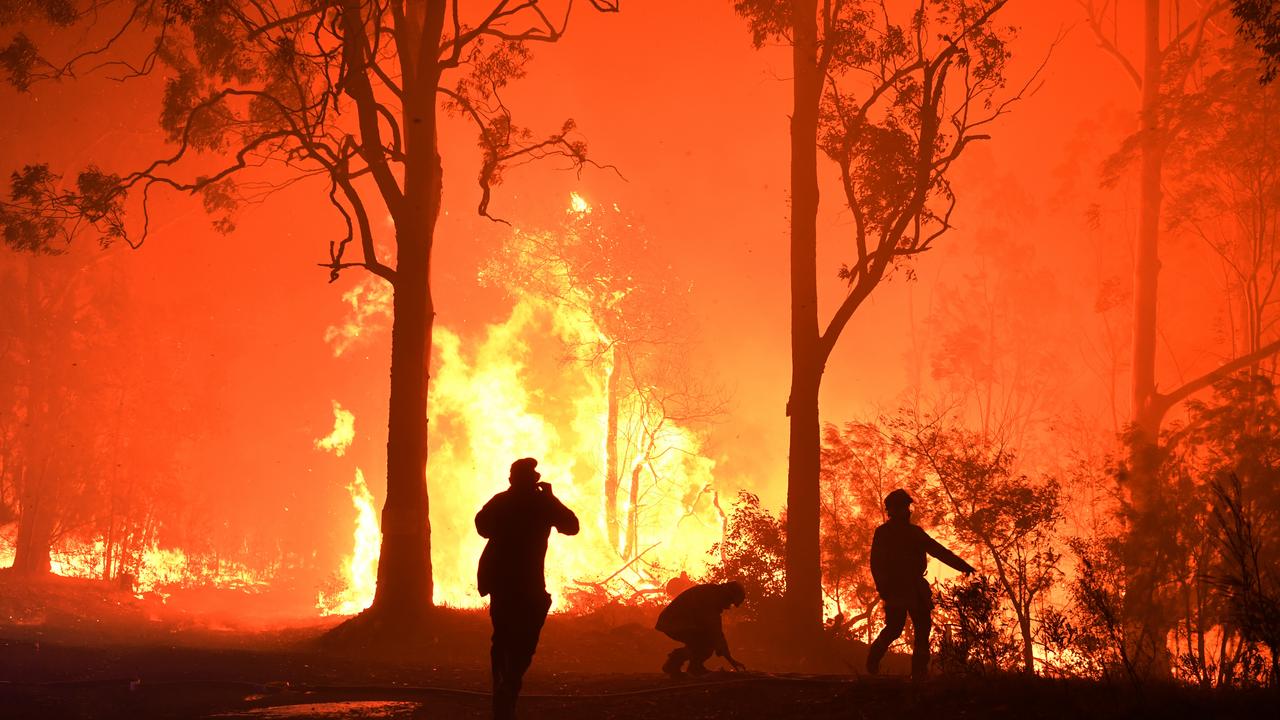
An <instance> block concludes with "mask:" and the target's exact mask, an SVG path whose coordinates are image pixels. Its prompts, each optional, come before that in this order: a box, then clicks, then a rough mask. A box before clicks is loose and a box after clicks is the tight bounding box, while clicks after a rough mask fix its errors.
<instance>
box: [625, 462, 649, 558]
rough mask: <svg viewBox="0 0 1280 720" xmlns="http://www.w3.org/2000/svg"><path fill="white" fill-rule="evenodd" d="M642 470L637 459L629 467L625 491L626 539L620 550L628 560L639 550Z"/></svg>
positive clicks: (641, 464)
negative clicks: (629, 473) (628, 484)
mask: <svg viewBox="0 0 1280 720" xmlns="http://www.w3.org/2000/svg"><path fill="white" fill-rule="evenodd" d="M643 472H644V463H643V462H642V460H637V461H636V464H635V467H633V468H632V469H631V487H630V490H629V492H628V493H627V499H628V501H629V502H628V505H627V541H626V544H625V545H624V547H623V550H622V558H623V559H624V560H630V559H632V558H634V557H635V556H636V553H638V552H640V475H641V473H643Z"/></svg>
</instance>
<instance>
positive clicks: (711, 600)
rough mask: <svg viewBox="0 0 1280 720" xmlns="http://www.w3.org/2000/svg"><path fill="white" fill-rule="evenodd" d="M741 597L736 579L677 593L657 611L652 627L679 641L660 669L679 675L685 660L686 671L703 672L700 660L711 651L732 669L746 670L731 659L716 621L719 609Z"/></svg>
mask: <svg viewBox="0 0 1280 720" xmlns="http://www.w3.org/2000/svg"><path fill="white" fill-rule="evenodd" d="M744 599H746V593H745V592H744V591H743V589H742V585H740V584H739V583H736V582H727V583H722V584H719V585H695V586H693V587H691V588H689V589H688V590H685V591H684V592H682V593H680V594H679V595H677V596H676V599H674V600H672V601H671V604H670V605H668V606H667V607H666V609H665V610H663V611H662V613H661V614H660V615H658V624H657V626H656V627H657V629H658V631H659V632H662V633H665V634H666V635H667V637H669V638H671V639H672V640H675V641H676V642H679V643H683V645H682V646H681V647H678V648H676V649H675V650H672V651H671V654H670V655H668V656H667V661H666V662H665V663H663V665H662V672H664V673H666V674H668V675H670V676H671V677H679V676H681V675H682V674H683V668H684V664H685V663H688V664H689V674H690V675H702V674H705V673H706V672H707V668H706V667H704V666H703V663H704V662H706V661H707V658H710V657H711V655H712V654H713V653H714V654H716V655H719V656H720V657H722V658H724V659H725V660H726V661H728V663H729V664H730V665H732V666H733V668H734V669H735V670H746V669H747V666H745V665H743V664H742V663H740V662H738V661H737V660H735V659H734V657H733V655H732V653H730V652H729V643H728V642H727V641H726V640H725V637H724V628H723V626H722V625H721V623H720V613H722V612H724V611H725V610H728V609H729V608H730V607H731V606H732V607H737V606H739V605H741V604H742V601H743V600H744Z"/></svg>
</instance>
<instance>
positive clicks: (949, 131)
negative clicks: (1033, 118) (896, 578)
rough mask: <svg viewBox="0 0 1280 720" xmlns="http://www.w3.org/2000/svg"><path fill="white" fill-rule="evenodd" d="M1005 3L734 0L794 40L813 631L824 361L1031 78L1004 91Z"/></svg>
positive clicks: (795, 423) (802, 480)
mask: <svg viewBox="0 0 1280 720" xmlns="http://www.w3.org/2000/svg"><path fill="white" fill-rule="evenodd" d="M1004 5H1005V0H948V1H947V2H940V3H924V2H921V3H919V4H918V5H913V6H912V7H910V8H903V9H902V10H904V12H902V13H901V14H899V12H897V11H896V10H897V9H896V8H894V9H891V8H890V4H889V3H887V2H876V1H872V0H822V1H821V2H819V0H737V1H736V2H735V4H734V7H735V9H736V10H737V11H738V13H739V14H741V15H742V16H743V17H744V18H746V20H747V21H748V24H749V26H750V29H751V35H752V40H753V41H754V43H755V45H756V46H757V47H760V46H762V45H764V44H765V43H766V42H775V41H781V42H784V43H787V44H788V45H790V46H791V48H792V80H791V83H792V88H793V101H794V103H793V108H792V113H791V252H790V262H791V268H790V278H791V361H792V380H791V392H790V396H789V399H788V401H787V414H788V416H789V417H790V419H791V426H790V453H789V459H788V469H787V523H788V528H787V537H788V546H787V596H788V601H789V603H790V604H791V612H792V615H793V617H794V618H795V620H796V622H797V623H798V625H799V626H800V627H801V628H802V629H803V630H804V632H805V633H806V634H808V635H809V636H813V635H815V634H816V633H817V632H818V631H819V630H820V629H821V626H822V587H821V584H822V580H821V578H822V572H821V562H820V549H819V544H820V540H819V515H820V499H819V496H820V490H819V479H818V476H819V467H820V458H819V454H820V448H821V428H820V421H819V414H818V394H819V388H820V385H821V379H822V374H823V371H824V370H825V368H826V364H827V362H828V360H829V359H830V357H831V352H832V350H833V349H834V348H835V344H836V342H837V340H838V339H839V337H840V335H841V333H842V332H843V330H844V328H845V327H846V326H847V325H848V323H849V320H850V319H851V318H852V317H853V315H854V313H855V312H856V311H857V310H858V308H860V307H861V306H862V303H863V302H864V301H865V300H866V299H867V297H868V296H870V294H871V292H872V291H873V290H874V289H875V288H876V287H877V286H878V285H879V284H880V282H881V281H882V280H884V279H885V278H886V277H888V276H889V275H890V274H891V272H892V271H893V270H894V269H895V268H896V269H898V270H900V271H902V272H908V273H909V265H908V261H909V260H910V258H911V257H913V256H915V255H917V254H919V253H921V252H925V251H926V250H928V249H929V248H930V247H931V246H932V245H933V243H934V242H935V241H936V240H937V239H938V238H939V237H941V236H942V235H944V234H945V233H946V232H947V231H948V230H949V229H950V228H951V224H950V220H951V212H952V209H953V208H954V206H955V195H954V193H953V192H952V188H951V184H950V182H949V181H948V172H949V171H950V169H951V167H952V165H953V164H954V163H955V162H956V160H957V159H959V157H960V156H961V155H962V154H963V153H964V150H965V149H966V148H967V147H968V146H969V145H970V144H972V143H973V142H975V141H977V140H983V139H987V138H988V137H989V136H988V135H987V134H985V129H986V126H988V125H990V124H991V123H992V122H993V121H994V120H996V118H998V117H999V116H1000V115H1002V114H1004V113H1005V112H1006V111H1007V110H1008V109H1009V107H1010V104H1011V103H1012V102H1014V101H1015V100H1016V99H1017V98H1019V97H1020V96H1021V95H1022V93H1023V91H1025V90H1027V89H1028V88H1029V85H1024V86H1023V87H1022V89H1021V90H1019V91H1017V92H1012V93H1008V96H1007V97H1002V95H1003V94H1004V93H1003V90H1004V88H1005V84H1006V79H1005V75H1004V68H1005V62H1006V60H1007V59H1008V57H1009V51H1008V49H1007V46H1006V41H1007V39H1008V37H1009V36H1010V34H1011V32H1012V30H1011V28H1008V27H1004V26H1001V25H999V24H998V23H997V21H996V19H995V18H996V15H997V13H998V12H999V11H1000V10H1001V8H1003V7H1004ZM819 152H821V153H822V154H823V155H825V156H826V157H827V158H828V159H829V160H830V161H831V163H832V165H833V166H834V168H833V169H834V170H835V172H836V174H837V177H838V178H839V187H840V189H841V191H842V197H841V200H842V202H843V204H844V206H845V208H846V209H848V210H849V212H850V213H851V214H852V216H853V219H854V229H853V232H852V233H851V235H852V236H851V237H850V238H848V244H849V246H851V247H852V248H853V251H852V252H851V257H850V259H849V260H848V261H847V262H846V263H845V265H844V266H843V267H842V268H841V269H840V272H839V276H840V277H841V278H842V279H843V280H845V281H846V282H847V283H848V291H847V294H846V295H845V297H844V298H843V299H842V300H841V301H840V303H839V306H838V307H837V309H836V311H835V313H834V314H833V315H832V317H831V318H830V320H829V321H828V322H827V323H826V327H825V329H823V328H822V326H821V324H820V322H819V318H818V278H817V271H818V268H817V246H818V237H817V212H818V204H819V197H818V185H819V177H818V153H819Z"/></svg>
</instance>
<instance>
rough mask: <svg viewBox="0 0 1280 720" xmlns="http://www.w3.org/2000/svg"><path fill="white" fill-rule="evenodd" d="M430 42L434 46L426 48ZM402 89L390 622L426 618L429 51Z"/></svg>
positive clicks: (432, 30) (428, 32)
mask: <svg viewBox="0 0 1280 720" xmlns="http://www.w3.org/2000/svg"><path fill="white" fill-rule="evenodd" d="M443 22H444V11H443V9H442V7H438V6H436V5H435V4H432V5H430V6H429V9H428V11H427V17H426V23H425V26H424V27H423V28H422V35H421V38H422V40H421V43H420V47H422V48H432V49H433V48H435V47H437V46H438V45H439V42H440V36H441V29H442V27H443ZM428 52H430V51H428ZM418 67H419V68H420V69H421V70H422V72H421V74H420V75H418V76H417V77H414V78H413V82H412V83H407V86H406V87H405V93H404V122H403V127H404V128H405V131H404V132H405V153H406V161H405V163H404V167H405V171H404V173H405V174H404V195H403V198H402V199H401V200H400V202H399V204H398V206H392V207H390V208H389V209H390V210H391V215H392V218H393V219H394V221H395V226H396V251H397V256H396V257H397V261H396V275H395V282H394V283H393V286H394V295H393V300H392V321H391V397H390V412H389V413H388V419H387V499H386V503H385V504H384V505H383V508H382V552H381V555H380V557H379V560H378V589H377V592H376V594H375V596H374V600H373V605H372V606H371V607H370V610H371V611H373V613H374V616H375V617H376V618H377V619H378V621H380V622H382V623H389V624H390V626H392V627H395V626H401V627H403V626H404V625H406V624H412V623H413V622H415V621H419V620H422V619H423V618H424V617H425V616H426V615H427V613H428V611H429V610H430V608H431V603H432V592H433V585H432V577H431V518H430V512H429V504H428V498H427V480H426V470H427V392H428V387H429V370H430V362H431V332H432V328H433V326H434V324H435V306H434V304H433V302H432V298H431V283H430V278H431V248H432V245H433V242H434V239H435V229H436V220H437V219H438V218H439V215H440V203H441V199H442V168H441V163H440V150H439V145H438V137H437V117H436V86H437V85H438V84H439V79H440V67H439V66H438V65H437V64H435V63H434V62H431V61H430V60H428V59H424V61H423V62H421V63H419V64H418Z"/></svg>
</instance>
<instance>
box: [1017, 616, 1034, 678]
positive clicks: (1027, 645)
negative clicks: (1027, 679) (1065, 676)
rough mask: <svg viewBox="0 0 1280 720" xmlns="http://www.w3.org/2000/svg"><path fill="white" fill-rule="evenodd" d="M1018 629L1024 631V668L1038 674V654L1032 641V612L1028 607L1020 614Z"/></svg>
mask: <svg viewBox="0 0 1280 720" xmlns="http://www.w3.org/2000/svg"><path fill="white" fill-rule="evenodd" d="M1018 630H1019V631H1021V633H1022V669H1023V670H1024V671H1025V672H1026V673H1027V674H1028V675H1035V674H1036V655H1035V645H1034V643H1032V640H1031V639H1032V635H1031V612H1030V608H1027V612H1024V613H1019V615H1018Z"/></svg>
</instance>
